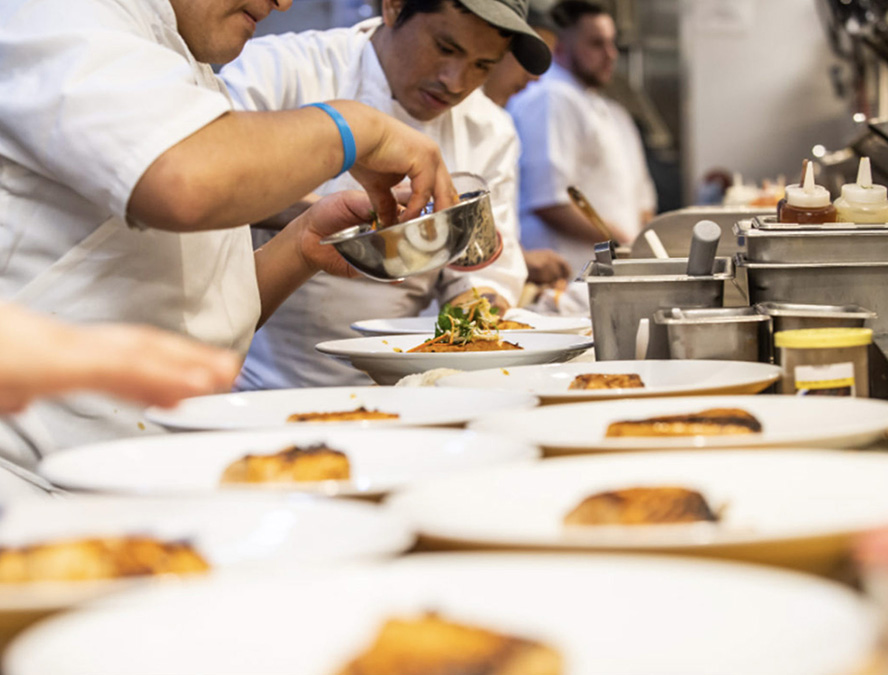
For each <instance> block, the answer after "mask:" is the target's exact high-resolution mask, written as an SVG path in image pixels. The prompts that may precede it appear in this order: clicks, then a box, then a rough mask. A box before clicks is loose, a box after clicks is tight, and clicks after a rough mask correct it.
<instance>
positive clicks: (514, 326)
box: [496, 319, 533, 330]
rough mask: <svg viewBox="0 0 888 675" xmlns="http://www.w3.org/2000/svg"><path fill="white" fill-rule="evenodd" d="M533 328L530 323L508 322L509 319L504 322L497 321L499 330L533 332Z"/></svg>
mask: <svg viewBox="0 0 888 675" xmlns="http://www.w3.org/2000/svg"><path fill="white" fill-rule="evenodd" d="M532 328H533V326H531V325H530V324H529V323H522V322H520V321H508V320H507V319H503V320H502V321H497V323H496V329H497V330H531V329H532Z"/></svg>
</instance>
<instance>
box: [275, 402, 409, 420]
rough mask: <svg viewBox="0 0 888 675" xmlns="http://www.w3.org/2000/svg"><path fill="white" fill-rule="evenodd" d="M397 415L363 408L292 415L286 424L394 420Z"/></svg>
mask: <svg viewBox="0 0 888 675" xmlns="http://www.w3.org/2000/svg"><path fill="white" fill-rule="evenodd" d="M399 417H400V415H399V414H398V413H387V412H380V411H379V410H367V408H365V407H364V406H361V407H360V408H357V409H356V410H340V411H337V412H307V413H293V414H292V415H290V416H289V417H288V418H287V421H288V422H356V421H360V420H396V419H398V418H399Z"/></svg>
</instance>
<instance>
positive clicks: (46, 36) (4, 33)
mask: <svg viewBox="0 0 888 675" xmlns="http://www.w3.org/2000/svg"><path fill="white" fill-rule="evenodd" d="M231 108H232V103H231V101H230V99H229V98H228V96H227V93H226V92H225V88H224V86H223V85H222V84H221V82H220V81H219V80H218V78H217V77H216V76H215V75H214V74H213V72H212V69H211V68H210V67H209V66H208V65H205V64H201V63H198V62H197V61H196V60H195V59H194V57H193V56H192V55H191V53H190V52H189V50H188V48H187V46H186V45H185V43H184V41H183V40H182V38H181V36H180V35H179V33H178V32H177V30H176V18H175V14H174V12H173V9H172V6H171V5H170V4H169V2H168V0H3V2H2V3H0V296H2V297H3V298H4V299H7V300H13V301H16V302H19V303H22V304H26V305H29V306H31V307H32V308H35V309H37V310H40V311H43V312H47V313H51V314H55V315H56V316H58V317H60V318H63V319H66V320H70V321H84V322H100V321H123V322H133V323H146V324H153V325H155V326H159V327H162V328H165V329H168V330H172V331H175V332H178V333H182V334H186V335H190V336H192V337H195V338H197V339H199V340H202V341H205V342H208V343H212V344H216V345H219V346H224V347H231V348H234V349H238V350H240V351H242V352H243V353H245V352H246V349H247V347H248V345H249V341H250V339H251V337H252V333H253V330H254V328H255V325H256V321H257V320H258V316H259V311H260V308H259V294H258V287H257V284H256V275H255V267H254V262H253V254H252V244H251V241H250V234H249V228H248V227H246V226H243V227H239V228H235V229H233V230H226V231H216V232H206V233H204V232H200V233H187V234H176V233H172V232H164V231H160V230H142V229H139V228H135V227H130V226H129V225H127V223H126V207H127V202H128V201H129V198H130V195H131V193H132V191H133V188H134V187H135V185H136V183H137V182H138V180H139V179H140V177H141V176H142V174H143V173H144V172H145V170H146V169H147V168H148V166H149V165H150V164H151V163H152V162H153V161H154V160H156V159H157V158H158V157H159V156H160V155H161V154H162V153H163V152H164V151H166V150H167V149H169V148H170V147H172V146H173V145H175V144H176V143H178V142H179V141H181V140H182V139H184V138H186V137H187V136H189V135H191V134H192V133H194V132H195V131H197V130H198V129H200V128H201V127H203V126H205V125H206V124H208V123H210V122H211V121H212V120H214V119H216V118H217V117H219V116H220V115H222V114H224V113H226V112H228V111H229V110H231ZM36 412H37V415H36V417H37V418H39V419H41V420H42V422H43V423H45V425H46V426H47V428H48V429H49V431H50V432H51V434H52V436H54V437H55V439H56V441H57V442H58V445H59V447H63V446H67V445H74V444H76V443H80V442H87V441H91V440H96V439H99V438H107V437H116V436H124V435H134V434H139V433H142V432H143V431H144V430H145V429H146V428H150V425H148V424H147V423H146V422H145V421H144V420H143V419H142V415H141V410H139V409H138V408H134V407H130V406H126V405H123V404H122V403H120V402H117V401H111V400H109V399H105V398H102V397H95V396H83V397H71V398H68V399H66V400H64V401H60V402H57V403H41V404H39V405H38V406H37V407H36Z"/></svg>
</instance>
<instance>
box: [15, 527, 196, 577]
mask: <svg viewBox="0 0 888 675" xmlns="http://www.w3.org/2000/svg"><path fill="white" fill-rule="evenodd" d="M208 569H210V566H209V564H208V563H207V561H206V560H204V558H203V557H202V556H201V555H200V554H199V553H197V552H196V551H195V550H194V549H193V548H192V547H191V545H190V544H188V543H186V542H181V541H174V542H164V541H158V540H156V539H152V538H150V537H135V536H133V537H96V538H89V539H72V540H67V541H58V542H49V543H40V544H34V545H31V546H22V547H19V548H4V549H0V583H22V582H29V581H87V580H95V579H114V578H117V577H133V576H144V575H151V574H189V573H193V572H205V571H207V570H208Z"/></svg>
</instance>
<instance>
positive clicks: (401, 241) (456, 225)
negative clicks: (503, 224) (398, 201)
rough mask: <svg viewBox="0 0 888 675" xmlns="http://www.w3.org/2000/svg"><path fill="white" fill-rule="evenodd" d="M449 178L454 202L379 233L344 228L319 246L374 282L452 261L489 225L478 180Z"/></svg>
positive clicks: (490, 219)
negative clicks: (455, 197)
mask: <svg viewBox="0 0 888 675" xmlns="http://www.w3.org/2000/svg"><path fill="white" fill-rule="evenodd" d="M452 178H453V183H454V185H455V186H456V188H457V190H458V191H459V193H460V197H461V200H462V201H460V203H459V204H455V205H454V206H451V207H450V208H448V209H444V210H442V211H438V212H437V213H425V214H424V215H421V216H419V217H418V218H414V219H413V220H408V221H407V222H404V223H399V224H397V225H391V226H389V227H384V228H381V229H374V228H373V226H372V225H370V224H365V225H358V226H356V227H350V228H348V229H345V230H342V231H341V232H337V233H336V234H334V235H331V236H329V237H326V238H324V239H323V240H322V241H321V243H323V244H332V245H333V246H334V247H335V248H336V250H337V251H338V252H339V254H340V255H341V256H342V257H343V258H345V259H346V260H347V261H348V262H349V263H350V264H351V265H352V266H354V267H355V268H356V269H357V270H359V271H360V272H362V273H363V274H365V275H366V276H368V277H370V278H371V279H377V280H379V281H400V280H401V279H404V278H405V277H409V276H412V275H414V274H422V273H424V272H430V271H433V270H436V269H439V268H441V267H444V266H445V265H449V264H451V263H453V262H456V261H458V260H459V259H460V258H461V257H462V256H463V254H465V252H466V249H467V248H468V247H469V244H470V243H471V242H472V241H473V239H474V235H475V233H476V230H477V229H479V228H481V227H482V226H484V225H485V224H486V223H492V222H493V214H492V209H491V206H490V193H489V192H488V190H487V185H486V183H485V182H484V180H483V179H481V178H480V177H478V176H475V175H473V174H453V176H452ZM467 188H470V189H467ZM426 210H427V211H431V209H430V208H429V207H427V209H426Z"/></svg>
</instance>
